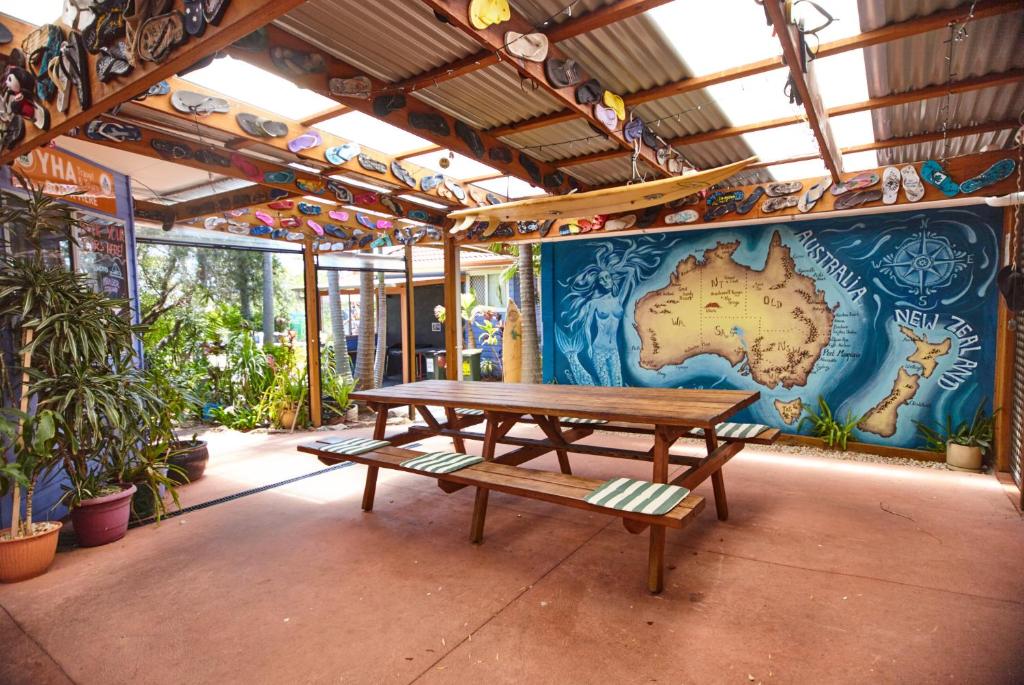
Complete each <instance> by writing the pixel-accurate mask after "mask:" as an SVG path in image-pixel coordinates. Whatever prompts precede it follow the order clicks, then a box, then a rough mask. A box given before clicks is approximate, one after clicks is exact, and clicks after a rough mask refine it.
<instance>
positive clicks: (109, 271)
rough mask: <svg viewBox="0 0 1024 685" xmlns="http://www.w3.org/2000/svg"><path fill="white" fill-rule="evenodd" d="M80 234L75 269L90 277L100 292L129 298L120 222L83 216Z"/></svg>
mask: <svg viewBox="0 0 1024 685" xmlns="http://www.w3.org/2000/svg"><path fill="white" fill-rule="evenodd" d="M79 220H80V221H81V222H82V223H81V225H80V226H79V228H78V231H77V236H76V237H77V238H78V247H77V249H76V266H77V268H78V270H79V271H82V272H84V273H87V274H90V275H91V276H92V277H93V278H94V279H95V283H94V287H95V288H96V291H97V292H101V293H104V294H105V295H109V296H110V297H113V298H119V299H128V297H129V293H130V291H129V284H128V274H129V269H128V250H127V246H126V243H125V228H124V223H122V222H121V221H116V220H110V219H101V218H99V217H96V216H92V215H80V216H79Z"/></svg>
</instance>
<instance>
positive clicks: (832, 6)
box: [793, 0, 861, 47]
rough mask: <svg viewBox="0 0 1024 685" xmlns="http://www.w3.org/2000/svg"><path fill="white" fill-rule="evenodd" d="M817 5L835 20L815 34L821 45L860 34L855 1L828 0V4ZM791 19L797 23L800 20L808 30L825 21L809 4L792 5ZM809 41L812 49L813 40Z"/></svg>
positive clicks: (811, 4)
mask: <svg viewBox="0 0 1024 685" xmlns="http://www.w3.org/2000/svg"><path fill="white" fill-rule="evenodd" d="M818 4H819V5H820V6H821V7H822V8H823V9H824V10H825V11H826V12H828V13H829V14H830V15H832V18H833V19H835V21H833V22H832V23H831V24H829V25H828V26H827V27H826V28H824V29H822V30H820V31H818V32H817V37H818V40H819V41H820V42H821V43H828V42H830V41H833V40H839V39H840V38H849V37H850V36H855V35H857V34H858V33H860V32H861V30H860V15H859V11H858V9H857V0H828V2H819V3H818ZM793 18H794V19H796V20H798V21H800V20H802V21H803V22H804V28H805V29H809V30H813V29H814V28H816V27H818V26H821V25H822V24H824V23H825V21H827V20H826V18H825V16H824V15H822V14H821V12H819V11H818V9H817V8H816V7H814V5H813V3H810V2H801V3H794V5H793ZM811 41H812V42H811V47H814V42H813V41H814V39H813V38H812V39H811Z"/></svg>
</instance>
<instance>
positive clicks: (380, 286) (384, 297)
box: [373, 271, 388, 388]
mask: <svg viewBox="0 0 1024 685" xmlns="http://www.w3.org/2000/svg"><path fill="white" fill-rule="evenodd" d="M387 338H388V293H387V289H386V288H385V287H384V272H383V271H382V272H380V273H378V274H377V349H376V354H375V355H374V357H373V387H375V388H379V387H380V386H382V385H384V365H385V363H386V362H387V358H388V346H387V342H386V341H387Z"/></svg>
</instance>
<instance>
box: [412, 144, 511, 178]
mask: <svg viewBox="0 0 1024 685" xmlns="http://www.w3.org/2000/svg"><path fill="white" fill-rule="evenodd" d="M449 154H450V151H449V150H437V151H435V152H427V153H424V154H422V155H417V156H416V157H410V158H409V163H411V164H417V165H419V166H421V167H424V168H426V169H431V170H433V171H436V172H437V173H439V174H444V175H446V176H451V177H452V178H457V179H460V180H461V179H464V178H474V177H476V176H484V175H486V174H497V173H500V172H499V171H498V170H497V169H495V168H494V167H489V166H487V165H486V164H481V163H480V162H478V161H476V160H475V159H470V158H469V157H466V156H465V155H460V154H459V153H457V152H456V153H452V154H451V156H450V157H449ZM442 157H445V158H448V161H449V162H450V164H449V165H448V168H447V169H443V168H441V163H440V162H441V158H442Z"/></svg>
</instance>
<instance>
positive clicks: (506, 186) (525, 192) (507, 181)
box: [473, 176, 547, 200]
mask: <svg viewBox="0 0 1024 685" xmlns="http://www.w3.org/2000/svg"><path fill="white" fill-rule="evenodd" d="M473 185H477V186H480V187H481V188H483V189H484V190H489V191H491V192H492V193H498V194H499V195H504V196H505V197H507V198H509V199H510V200H518V199H519V198H522V197H537V196H540V195H547V192H546V191H545V190H543V189H542V188H538V187H537V186H534V185H530V184H529V183H527V182H526V181H523V180H520V179H518V178H512V177H511V176H504V177H502V178H492V179H490V180H487V181H480V182H478V183H474V184H473Z"/></svg>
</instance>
